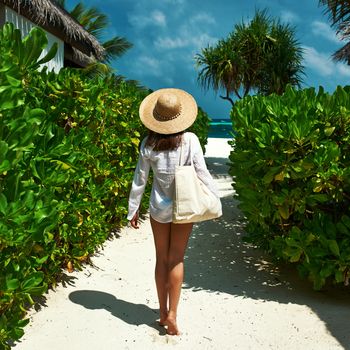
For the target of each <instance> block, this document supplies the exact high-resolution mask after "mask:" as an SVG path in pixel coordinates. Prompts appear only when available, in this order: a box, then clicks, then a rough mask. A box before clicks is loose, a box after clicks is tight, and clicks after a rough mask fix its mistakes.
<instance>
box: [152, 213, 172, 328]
mask: <svg viewBox="0 0 350 350" xmlns="http://www.w3.org/2000/svg"><path fill="white" fill-rule="evenodd" d="M151 226H152V231H153V238H154V245H155V248H156V268H155V280H156V286H157V293H158V300H159V312H160V320H159V324H160V325H162V326H164V325H165V321H166V319H167V317H168V252H169V245H170V229H171V223H167V224H162V223H160V222H158V221H156V220H154V219H153V218H152V217H151Z"/></svg>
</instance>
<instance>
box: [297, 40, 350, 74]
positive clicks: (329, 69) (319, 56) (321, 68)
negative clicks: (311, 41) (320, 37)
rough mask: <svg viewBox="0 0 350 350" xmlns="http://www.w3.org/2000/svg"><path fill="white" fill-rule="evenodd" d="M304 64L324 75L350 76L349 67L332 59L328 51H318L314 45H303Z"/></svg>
mask: <svg viewBox="0 0 350 350" xmlns="http://www.w3.org/2000/svg"><path fill="white" fill-rule="evenodd" d="M303 48H304V59H305V62H304V64H305V66H306V67H307V68H309V69H312V70H313V71H316V72H317V73H318V74H320V75H321V76H324V77H330V76H337V77H338V76H347V77H350V67H349V66H348V65H346V64H344V63H340V62H334V61H332V59H331V57H330V54H329V53H323V52H318V51H317V50H316V49H315V48H314V47H310V46H304V47H303Z"/></svg>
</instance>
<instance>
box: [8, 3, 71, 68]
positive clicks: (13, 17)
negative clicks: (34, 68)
mask: <svg viewBox="0 0 350 350" xmlns="http://www.w3.org/2000/svg"><path fill="white" fill-rule="evenodd" d="M5 22H11V23H13V24H14V25H15V27H16V28H18V29H20V31H21V32H22V37H24V36H26V35H27V34H28V33H29V32H30V30H31V29H32V28H33V27H35V26H36V25H35V24H34V23H33V22H31V21H29V20H28V19H27V18H25V17H23V16H21V15H19V14H18V13H16V12H15V11H13V10H11V9H10V8H8V7H7V6H5ZM45 33H46V35H47V39H48V45H47V47H46V48H45V49H44V50H43V53H42V54H41V56H40V58H42V57H44V56H45V55H46V54H47V53H48V51H49V50H50V48H51V46H52V44H53V43H55V42H56V43H57V44H58V50H57V53H56V56H55V57H54V58H53V59H52V60H51V61H49V62H47V63H45V64H43V66H47V67H48V70H49V71H52V70H54V71H55V72H56V73H58V71H59V70H60V69H61V68H62V67H63V65H64V42H63V41H62V40H61V39H59V38H57V37H55V36H54V35H52V34H51V33H48V32H47V31H45Z"/></svg>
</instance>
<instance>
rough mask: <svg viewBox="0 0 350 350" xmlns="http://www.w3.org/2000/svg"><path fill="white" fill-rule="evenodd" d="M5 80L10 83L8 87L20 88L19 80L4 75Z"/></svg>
mask: <svg viewBox="0 0 350 350" xmlns="http://www.w3.org/2000/svg"><path fill="white" fill-rule="evenodd" d="M6 79H7V81H8V82H9V83H10V85H11V86H13V87H19V86H21V81H20V80H19V79H16V78H14V77H12V76H11V75H9V74H6Z"/></svg>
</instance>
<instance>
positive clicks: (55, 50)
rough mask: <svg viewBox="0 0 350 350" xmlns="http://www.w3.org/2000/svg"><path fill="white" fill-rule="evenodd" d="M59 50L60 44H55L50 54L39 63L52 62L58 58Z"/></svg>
mask: <svg viewBox="0 0 350 350" xmlns="http://www.w3.org/2000/svg"><path fill="white" fill-rule="evenodd" d="M57 50H58V44H57V43H54V44H53V45H52V46H51V48H50V50H49V52H48V53H47V54H46V55H45V56H44V57H43V58H42V59H40V60H39V61H38V64H43V63H46V62H48V61H51V60H52V59H53V58H54V57H55V56H56V53H57Z"/></svg>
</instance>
